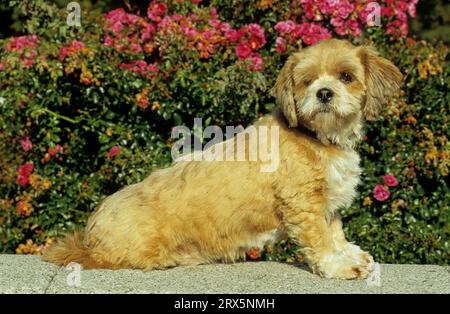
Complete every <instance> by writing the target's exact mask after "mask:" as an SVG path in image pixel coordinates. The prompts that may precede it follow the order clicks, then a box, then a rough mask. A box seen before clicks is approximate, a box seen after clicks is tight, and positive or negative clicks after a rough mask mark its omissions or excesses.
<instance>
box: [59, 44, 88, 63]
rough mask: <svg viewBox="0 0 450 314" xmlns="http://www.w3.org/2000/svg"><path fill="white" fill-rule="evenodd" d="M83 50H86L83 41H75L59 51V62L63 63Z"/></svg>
mask: <svg viewBox="0 0 450 314" xmlns="http://www.w3.org/2000/svg"><path fill="white" fill-rule="evenodd" d="M83 48H86V46H85V44H84V43H83V42H82V41H79V40H73V41H71V42H70V43H69V44H68V45H67V46H65V47H62V48H61V49H60V50H59V60H61V61H63V60H64V59H65V58H66V57H67V56H69V57H70V56H72V55H74V54H75V53H77V51H79V50H81V49H83Z"/></svg>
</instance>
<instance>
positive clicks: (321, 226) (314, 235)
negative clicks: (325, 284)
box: [284, 201, 371, 279]
mask: <svg viewBox="0 0 450 314" xmlns="http://www.w3.org/2000/svg"><path fill="white" fill-rule="evenodd" d="M298 205H299V206H298V207H296V208H297V209H295V210H292V209H291V210H287V211H286V212H285V215H284V220H285V225H286V227H287V230H288V234H289V236H290V237H291V238H292V239H295V240H296V241H297V243H298V244H299V245H300V246H301V247H302V251H303V253H304V254H305V257H306V260H307V262H308V264H309V266H310V267H311V269H312V271H313V272H314V273H317V274H319V275H321V276H323V277H326V278H342V279H355V278H366V277H367V275H368V274H369V273H370V271H371V269H370V267H369V264H368V263H363V262H362V261H360V260H357V259H355V258H353V257H352V256H349V255H348V254H345V253H344V252H343V251H342V250H341V249H340V248H339V245H338V244H337V243H336V241H335V240H334V234H335V231H336V230H335V226H334V225H333V222H335V221H334V220H332V219H327V211H326V208H325V207H323V206H321V205H320V202H311V203H310V204H309V206H307V207H305V205H307V204H305V202H304V201H303V202H302V204H301V205H300V204H298ZM299 208H302V209H299ZM341 231H342V229H341ZM342 235H343V234H342ZM340 236H341V235H340ZM343 239H344V241H345V237H344V238H343ZM341 240H342V239H341Z"/></svg>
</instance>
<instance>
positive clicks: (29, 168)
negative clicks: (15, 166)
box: [16, 162, 34, 186]
mask: <svg viewBox="0 0 450 314" xmlns="http://www.w3.org/2000/svg"><path fill="white" fill-rule="evenodd" d="M33 169H34V167H33V164H31V163H29V162H27V163H26V164H25V165H23V166H22V167H20V168H19V170H18V171H17V179H16V182H17V183H18V184H19V185H20V186H25V185H27V184H28V183H30V174H31V173H32V172H33Z"/></svg>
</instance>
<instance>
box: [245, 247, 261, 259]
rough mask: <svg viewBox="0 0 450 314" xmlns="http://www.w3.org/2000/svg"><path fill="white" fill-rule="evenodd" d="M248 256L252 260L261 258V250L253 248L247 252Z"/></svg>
mask: <svg viewBox="0 0 450 314" xmlns="http://www.w3.org/2000/svg"><path fill="white" fill-rule="evenodd" d="M247 256H248V257H249V258H250V259H252V260H255V259H258V258H259V249H258V248H251V249H250V250H248V251H247Z"/></svg>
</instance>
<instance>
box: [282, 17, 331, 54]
mask: <svg viewBox="0 0 450 314" xmlns="http://www.w3.org/2000/svg"><path fill="white" fill-rule="evenodd" d="M275 30H276V31H277V32H278V33H279V34H280V36H278V37H277V39H276V44H277V47H276V50H277V52H279V53H282V52H284V51H285V50H286V44H287V43H289V44H292V43H294V42H295V41H297V40H298V39H301V40H302V42H304V43H305V44H307V45H313V44H315V43H316V42H319V41H321V40H324V39H327V38H330V37H331V33H330V32H329V31H328V29H326V28H325V27H322V26H320V25H319V24H317V23H306V22H305V23H301V24H296V23H294V22H293V21H284V22H278V23H277V24H276V25H275Z"/></svg>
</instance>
